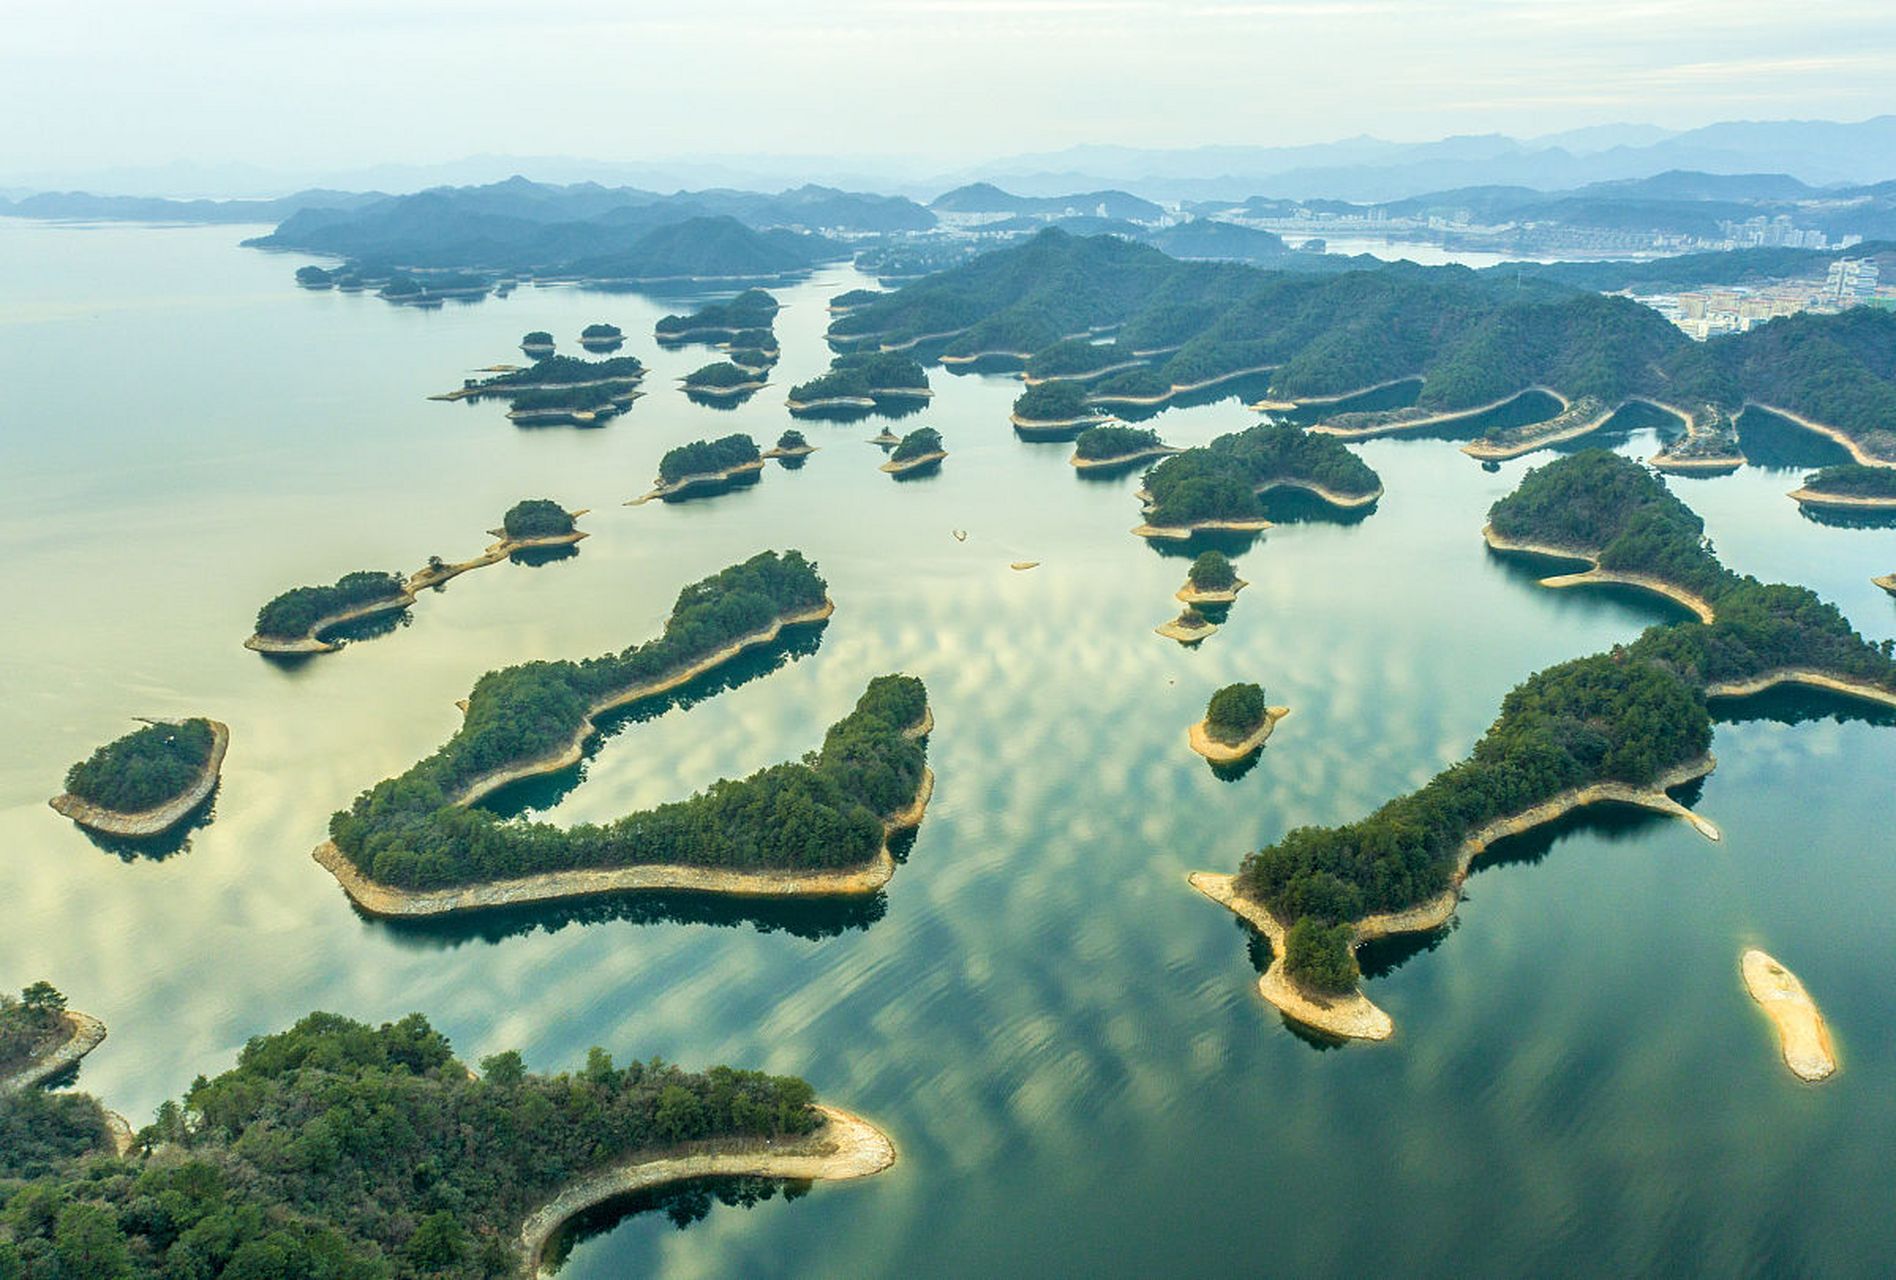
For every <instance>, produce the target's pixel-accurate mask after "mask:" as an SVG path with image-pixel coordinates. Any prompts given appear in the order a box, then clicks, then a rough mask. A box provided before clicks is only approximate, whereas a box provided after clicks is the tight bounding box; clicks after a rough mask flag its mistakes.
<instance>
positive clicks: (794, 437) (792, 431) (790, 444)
mask: <svg viewBox="0 0 1896 1280" xmlns="http://www.w3.org/2000/svg"><path fill="white" fill-rule="evenodd" d="M809 447H810V441H809V439H808V438H807V437H805V436H804V434H803V433H802V432H801V431H798V430H797V429H796V428H795V427H786V428H784V431H783V434H782V435H780V436H778V437H777V448H779V449H781V450H783V451H784V452H785V453H794V452H798V451H800V450H803V449H807V448H809Z"/></svg>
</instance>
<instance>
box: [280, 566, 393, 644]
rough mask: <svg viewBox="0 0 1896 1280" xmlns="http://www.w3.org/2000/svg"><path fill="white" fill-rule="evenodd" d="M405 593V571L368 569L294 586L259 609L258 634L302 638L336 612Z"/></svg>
mask: <svg viewBox="0 0 1896 1280" xmlns="http://www.w3.org/2000/svg"><path fill="white" fill-rule="evenodd" d="M401 595H402V575H401V574H399V573H374V572H371V571H369V570H366V569H364V570H358V571H357V572H355V573H345V574H343V575H342V577H340V578H338V579H336V583H335V585H334V586H330V587H292V588H290V589H289V590H288V591H285V592H284V593H283V594H282V595H280V596H278V597H277V598H276V599H274V600H272V601H270V603H268V604H266V605H264V606H263V608H261V609H259V610H258V611H257V634H258V635H260V636H265V637H268V638H270V639H275V640H299V639H302V638H303V637H305V636H307V635H309V634H310V628H312V627H314V626H316V625H317V624H318V623H319V622H321V621H322V620H323V619H324V618H327V617H330V616H331V615H333V614H338V613H341V612H343V611H344V610H347V609H355V608H358V607H360V606H362V605H365V604H372V603H374V602H375V601H378V600H394V599H396V598H398V597H399V596H401Z"/></svg>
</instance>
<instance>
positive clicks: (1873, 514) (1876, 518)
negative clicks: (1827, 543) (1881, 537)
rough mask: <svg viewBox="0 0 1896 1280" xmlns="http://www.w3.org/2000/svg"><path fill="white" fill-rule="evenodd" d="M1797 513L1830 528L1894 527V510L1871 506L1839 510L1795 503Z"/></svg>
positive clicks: (1895, 525)
mask: <svg viewBox="0 0 1896 1280" xmlns="http://www.w3.org/2000/svg"><path fill="white" fill-rule="evenodd" d="M1797 514H1798V515H1800V516H1803V517H1804V519H1806V520H1808V521H1810V522H1811V523H1812V524H1820V525H1823V526H1825V527H1826V528H1830V529H1896V510H1881V511H1879V510H1877V509H1875V508H1873V507H1868V508H1862V509H1858V510H1848V511H1846V510H1839V509H1837V508H1835V507H1810V506H1805V505H1804V504H1803V503H1801V502H1800V503H1798V504H1797Z"/></svg>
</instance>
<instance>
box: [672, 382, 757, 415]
mask: <svg viewBox="0 0 1896 1280" xmlns="http://www.w3.org/2000/svg"><path fill="white" fill-rule="evenodd" d="M680 390H682V391H683V392H684V393H685V399H687V400H689V401H691V403H693V404H695V405H697V406H698V407H699V408H701V409H716V410H718V411H720V412H727V413H728V412H729V411H731V410H733V409H737V408H739V407H741V406H743V405H744V404H747V403H749V401H750V398H751V397H752V396H754V395H756V394H757V388H755V387H753V388H752V389H750V390H749V391H739V392H737V393H736V394H735V395H728V396H714V395H707V394H706V393H705V392H702V391H696V390H693V389H692V388H690V387H681V388H680Z"/></svg>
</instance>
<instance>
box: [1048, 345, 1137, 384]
mask: <svg viewBox="0 0 1896 1280" xmlns="http://www.w3.org/2000/svg"><path fill="white" fill-rule="evenodd" d="M1138 360H1139V357H1138V356H1137V355H1135V354H1134V353H1133V352H1132V350H1131V348H1129V347H1127V346H1125V345H1124V344H1122V343H1118V342H1095V341H1093V339H1091V338H1067V339H1064V340H1063V341H1060V342H1056V343H1054V344H1053V345H1052V346H1050V347H1045V348H1043V349H1041V350H1040V351H1037V352H1035V353H1034V357H1033V359H1031V360H1029V361H1028V362H1027V377H1028V378H1029V379H1039V378H1069V379H1070V378H1077V377H1080V376H1083V375H1086V374H1091V373H1096V372H1097V371H1099V370H1101V369H1109V368H1111V367H1112V366H1114V365H1121V364H1132V363H1136V362H1137V361H1138Z"/></svg>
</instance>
